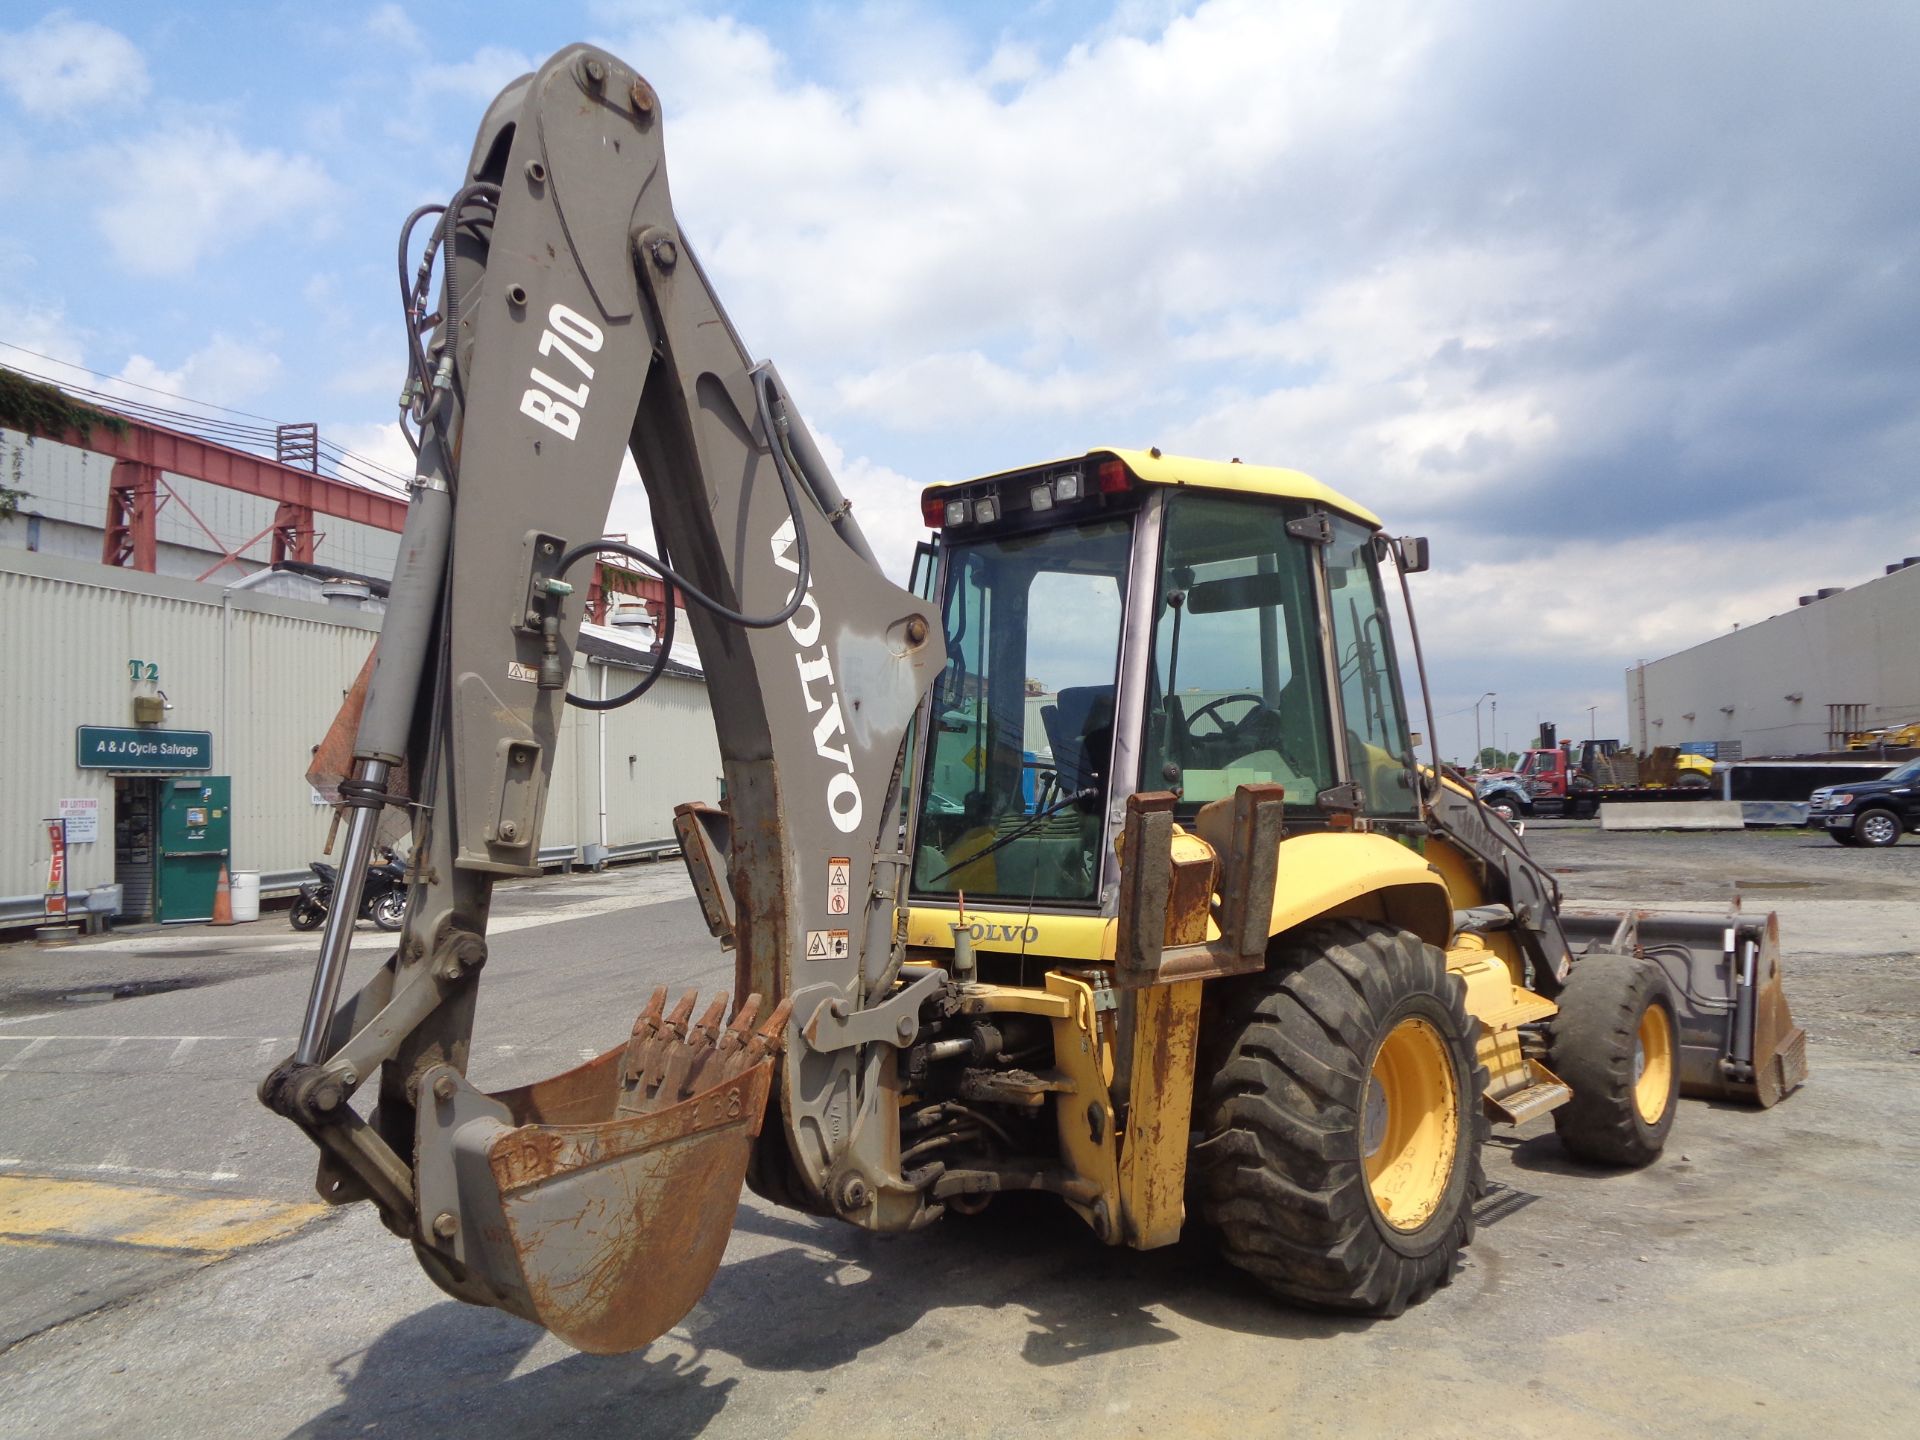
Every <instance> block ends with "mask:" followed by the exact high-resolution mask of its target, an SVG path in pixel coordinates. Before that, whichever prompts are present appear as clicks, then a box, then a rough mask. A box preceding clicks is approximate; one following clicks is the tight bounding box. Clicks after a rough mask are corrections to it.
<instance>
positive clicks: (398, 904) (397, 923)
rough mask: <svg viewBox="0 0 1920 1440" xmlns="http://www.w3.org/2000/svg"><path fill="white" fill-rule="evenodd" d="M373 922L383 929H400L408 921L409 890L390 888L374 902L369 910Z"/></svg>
mask: <svg viewBox="0 0 1920 1440" xmlns="http://www.w3.org/2000/svg"><path fill="white" fill-rule="evenodd" d="M369 914H370V915H371V917H372V920H373V923H374V924H375V925H377V926H378V927H379V928H380V929H382V930H388V931H393V930H398V929H399V928H400V927H401V926H402V925H404V924H406V922H407V892H406V891H404V890H389V891H388V892H387V893H386V894H384V895H382V896H381V897H380V898H379V899H378V900H376V901H374V902H373V906H372V908H371V910H370V911H369Z"/></svg>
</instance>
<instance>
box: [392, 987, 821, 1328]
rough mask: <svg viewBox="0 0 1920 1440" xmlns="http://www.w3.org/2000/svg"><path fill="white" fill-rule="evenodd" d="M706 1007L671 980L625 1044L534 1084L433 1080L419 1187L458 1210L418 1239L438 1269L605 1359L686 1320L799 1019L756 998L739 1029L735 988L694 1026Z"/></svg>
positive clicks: (431, 1269) (448, 1071)
mask: <svg viewBox="0 0 1920 1440" xmlns="http://www.w3.org/2000/svg"><path fill="white" fill-rule="evenodd" d="M695 1003H696V1001H695V997H694V996H693V995H692V994H691V993H689V994H687V995H684V996H682V997H681V999H680V1001H679V1003H678V1004H677V1005H676V1006H675V1007H674V1009H673V1011H672V1012H671V1013H668V1012H667V1010H666V992H665V991H661V992H659V993H658V994H656V995H655V996H654V997H653V1000H652V1002H651V1003H650V1004H649V1005H648V1007H647V1008H646V1009H645V1010H643V1011H642V1012H641V1014H640V1017H639V1018H638V1019H637V1020H636V1021H635V1023H634V1027H633V1032H632V1034H631V1036H630V1038H629V1039H628V1040H627V1042H626V1043H625V1044H624V1045H622V1046H619V1047H616V1048H614V1049H612V1050H608V1051H606V1052H605V1053H604V1054H602V1055H600V1056H598V1057H596V1058H595V1059H593V1060H589V1061H587V1062H586V1063H585V1064H583V1065H579V1066H576V1067H575V1068H574V1069H572V1070H569V1071H566V1072H564V1073H563V1074H560V1075H556V1076H553V1077H552V1078H550V1079H547V1080H542V1081H539V1082H537V1083H535V1084H532V1085H527V1086H522V1087H520V1088H518V1089H514V1090H507V1091H502V1092H500V1093H498V1094H495V1095H483V1094H481V1093H480V1092H479V1091H477V1090H474V1089H473V1088H472V1087H471V1086H469V1085H468V1084H467V1083H466V1081H465V1078H464V1077H463V1076H461V1075H460V1074H459V1072H457V1071H456V1070H454V1069H452V1068H451V1067H445V1066H436V1067H434V1068H433V1070H432V1071H430V1072H429V1073H428V1074H427V1076H426V1077H425V1079H424V1081H423V1085H424V1086H425V1088H426V1089H428V1090H430V1091H431V1092H432V1093H433V1094H435V1095H436V1097H441V1091H442V1090H445V1091H446V1092H447V1093H446V1095H445V1096H444V1097H441V1098H437V1099H436V1103H434V1104H432V1105H423V1106H421V1107H420V1109H419V1111H418V1116H419V1119H418V1127H419V1128H418V1135H417V1137H416V1139H417V1146H416V1156H417V1163H416V1182H417V1187H418V1188H417V1193H418V1196H419V1200H420V1205H421V1211H422V1213H423V1214H430V1215H433V1216H435V1217H436V1218H441V1217H444V1218H446V1219H448V1220H449V1221H451V1223H449V1224H446V1225H445V1226H444V1227H443V1228H442V1227H439V1226H436V1227H435V1228H433V1229H432V1230H430V1231H427V1232H425V1233H423V1234H422V1235H421V1236H420V1237H419V1239H418V1240H417V1241H416V1244H417V1246H418V1247H419V1248H420V1249H421V1250H422V1254H423V1262H424V1263H425V1264H426V1269H427V1271H428V1273H429V1274H430V1275H433V1276H435V1278H436V1279H439V1280H440V1281H441V1283H442V1284H443V1285H446V1284H448V1283H449V1279H451V1278H453V1277H467V1278H465V1279H462V1280H460V1281H459V1284H458V1285H457V1287H455V1286H450V1288H451V1289H452V1293H455V1294H458V1295H459V1296H460V1298H462V1299H469V1300H471V1299H474V1298H475V1297H476V1296H484V1297H485V1299H487V1300H488V1301H489V1302H490V1303H494V1304H497V1305H499V1306H500V1307H501V1308H502V1309H505V1310H509V1311H511V1312H512V1313H514V1314H516V1315H520V1316H522V1317H524V1318H525V1319H528V1320H531V1321H533V1322H534V1323H536V1324H539V1325H543V1326H545V1327H546V1328H547V1329H549V1330H551V1331H553V1332H554V1334H556V1335H558V1336H559V1337H560V1338H561V1339H562V1340H564V1341H566V1342H567V1343H568V1344H570V1345H573V1346H574V1347H576V1348H577V1349H581V1350H586V1351H590V1352H594V1353H599V1354H607V1353H614V1352H618V1351H624V1350H633V1349H637V1348H639V1347H640V1346H643V1345H645V1344H647V1343H649V1342H650V1341H652V1340H654V1339H656V1338H657V1337H658V1336H660V1335H662V1334H664V1333H665V1332H666V1331H667V1330H668V1329H670V1328H671V1327H672V1326H673V1325H675V1324H676V1323H678V1321H679V1320H680V1319H681V1317H682V1316H684V1315H685V1314H686V1313H687V1311H688V1310H689V1309H691V1308H692V1306H693V1304H694V1302H695V1301H696V1300H698V1299H699V1298H700V1296H701V1295H702V1294H703V1293H704V1292H705V1290H706V1288H707V1286H708V1284H709V1283H710V1282H711V1280H712V1278H713V1273H714V1271H715V1270H716V1269H718V1268H719V1264H720V1258H721V1256H722V1254H723V1253H724V1251H725V1249H726V1243H727V1237H728V1236H729V1235H730V1234H731V1233H732V1229H733V1215H734V1210H735V1208H736V1207H737V1205H738V1203H739V1198H740V1187H741V1183H742V1181H743V1180H744V1179H745V1177H746V1169H747V1161H748V1157H749V1155H750V1153H751V1151H752V1147H753V1140H754V1137H755V1136H757V1135H758V1134H759V1132H760V1125H761V1122H762V1120H763V1118H764V1116H765V1112H766V1105H767V1096H768V1093H769V1091H770V1089H771V1086H772V1079H773V1064H774V1057H775V1055H776V1054H777V1053H778V1052H779V1050H780V1049H781V1047H782V1045H783V1044H784V1041H785V1033H786V1025H787V1019H788V1016H789V1008H788V1007H787V1006H786V1005H784V1004H782V1005H781V1006H779V1007H778V1008H777V1009H776V1010H775V1011H774V1014H773V1015H772V1016H771V1017H769V1019H768V1021H767V1023H766V1024H765V1025H764V1026H762V1027H761V1028H760V1029H758V1030H755V1029H753V1028H752V1026H753V1022H754V1021H755V1019H757V1018H758V1016H759V1012H760V1002H759V999H758V997H757V996H749V997H748V998H747V1000H746V1001H744V1002H743V1003H742V1004H741V1005H740V1007H739V1008H738V1009H737V1010H736V1012H735V1015H734V1023H733V1025H732V1026H731V1027H730V1028H728V1029H726V1030H724V1031H723V1030H721V1028H720V1022H721V1021H722V1019H723V1018H724V1017H725V1014H726V1002H725V1000H724V998H722V999H720V1000H717V1001H715V1002H714V1003H713V1004H712V1005H710V1006H709V1007H708V1009H707V1011H706V1013H705V1014H704V1015H703V1016H702V1017H701V1020H700V1023H699V1024H698V1025H694V1026H691V1027H689V1023H688V1022H689V1020H690V1019H691V1017H692V1015H693V1012H694V1007H695ZM442 1077H445V1078H446V1079H447V1080H449V1081H451V1084H450V1085H446V1086H441V1085H440V1084H439V1082H440V1081H441V1079H442ZM436 1087H437V1088H436ZM449 1262H451V1264H449Z"/></svg>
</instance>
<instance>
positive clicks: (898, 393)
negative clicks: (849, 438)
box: [838, 350, 1122, 430]
mask: <svg viewBox="0 0 1920 1440" xmlns="http://www.w3.org/2000/svg"><path fill="white" fill-rule="evenodd" d="M838 393H839V399H840V402H841V404H842V405H843V406H844V407H845V408H846V409H847V410H849V411H852V412H854V413H856V414H859V415H861V416H862V417H864V418H867V419H874V420H879V421H881V422H883V423H885V424H887V425H889V426H892V427H894V428H896V429H901V430H938V429H943V428H946V427H948V426H952V425H958V424H965V423H967V422H969V421H974V420H991V419H993V418H994V417H996V416H999V417H1006V416H1010V415H1040V414H1048V415H1082V414H1085V413H1087V412H1088V411H1090V410H1093V409H1096V408H1101V407H1107V406H1111V405H1113V404H1114V403H1115V402H1116V401H1117V400H1119V399H1121V398H1122V397H1121V396H1118V395H1116V394H1115V393H1114V389H1113V387H1112V386H1111V385H1110V384H1107V383H1105V382H1104V381H1103V380H1101V379H1100V378H1099V377H1096V376H1091V375H1076V374H1072V373H1069V372H1066V371H1055V372H1054V373H1052V374H1048V375H1036V374H1028V373H1024V372H1022V371H1019V370H1016V369H1012V368H1010V367H1008V366H1005V365H1002V364H1000V363H998V362H997V361H994V360H991V359H989V358H988V357H987V356H985V355H983V354H981V353H980V352H979V351H978V350H969V351H966V352H965V353H962V354H937V355H923V356H920V357H919V358H917V359H914V360H909V361H907V362H906V363H905V364H901V365H889V366H885V367H882V368H880V369H877V370H869V371H866V372H864V373H860V374H854V375H848V376H846V377H844V378H843V379H842V380H841V381H840V383H839V386H838Z"/></svg>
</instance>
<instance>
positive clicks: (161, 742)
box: [75, 725, 213, 770]
mask: <svg viewBox="0 0 1920 1440" xmlns="http://www.w3.org/2000/svg"><path fill="white" fill-rule="evenodd" d="M75 748H76V749H77V750H78V752H79V763H80V768H81V769H82V770H211V769H212V768H213V732H212V731H211V730H133V729H123V728H121V727H120V726H117V725H82V726H81V727H80V733H79V738H78V739H77V740H76V741H75Z"/></svg>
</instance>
